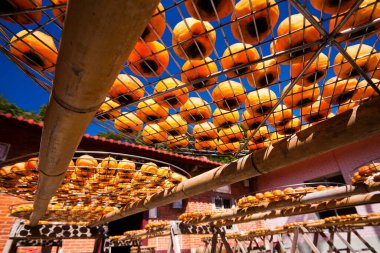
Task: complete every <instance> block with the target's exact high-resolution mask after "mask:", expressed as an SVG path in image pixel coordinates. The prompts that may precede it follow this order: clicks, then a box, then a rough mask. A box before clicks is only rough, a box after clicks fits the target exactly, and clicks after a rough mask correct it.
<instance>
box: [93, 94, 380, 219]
mask: <svg viewBox="0 0 380 253" xmlns="http://www.w3.org/2000/svg"><path fill="white" fill-rule="evenodd" d="M379 107H380V97H377V98H375V99H373V100H371V101H368V102H366V103H364V104H362V105H360V106H358V107H355V108H354V109H353V110H350V111H347V112H345V113H342V114H340V115H337V116H336V117H334V118H331V119H328V120H326V121H324V122H322V123H319V124H317V125H315V126H313V127H310V128H307V129H305V130H303V131H301V132H299V133H296V134H295V135H293V136H291V137H290V138H289V139H287V140H283V141H280V142H277V143H275V144H274V145H271V146H269V147H268V148H266V149H262V150H259V151H257V152H255V153H253V154H249V155H247V156H244V157H242V158H240V159H238V160H236V161H234V162H232V163H230V164H226V165H222V166H220V167H218V168H215V169H213V170H210V171H207V172H205V173H203V174H201V175H199V176H196V177H193V178H191V179H189V180H186V181H184V182H182V183H180V184H179V185H177V186H176V187H174V188H172V189H168V190H165V191H163V192H160V193H157V194H155V195H152V196H149V197H147V198H146V199H144V200H141V201H139V202H136V203H133V204H131V205H128V206H124V207H122V208H121V209H120V210H119V211H115V212H111V213H109V214H107V215H105V216H104V217H103V218H102V219H100V220H99V221H97V222H94V223H93V224H91V225H92V226H94V225H99V224H104V223H107V222H110V221H114V220H117V219H120V218H123V217H126V216H129V215H133V214H135V213H139V212H142V211H146V210H149V209H151V208H154V207H157V206H162V205H167V204H170V203H172V202H174V201H177V200H180V199H184V198H188V197H191V196H194V195H197V194H200V193H203V192H206V191H210V190H212V189H216V188H218V187H221V186H224V185H229V184H233V183H236V182H239V181H242V180H245V179H248V178H251V177H255V176H259V175H261V174H264V173H268V172H270V171H274V170H277V169H280V168H283V167H286V166H291V165H294V164H297V163H299V162H301V161H303V160H306V159H310V158H312V157H315V156H318V155H320V154H322V153H325V152H328V151H331V150H334V149H336V148H338V147H342V146H345V145H348V144H351V143H353V142H357V141H360V140H363V139H367V138H370V137H371V136H375V135H378V134H380V113H379V111H378V110H379V109H378V108H379Z"/></svg>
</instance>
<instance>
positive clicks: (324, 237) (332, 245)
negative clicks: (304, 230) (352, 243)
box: [319, 231, 339, 253]
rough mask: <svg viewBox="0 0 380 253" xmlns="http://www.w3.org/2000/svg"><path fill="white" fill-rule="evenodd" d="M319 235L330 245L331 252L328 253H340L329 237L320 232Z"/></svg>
mask: <svg viewBox="0 0 380 253" xmlns="http://www.w3.org/2000/svg"><path fill="white" fill-rule="evenodd" d="M319 234H320V235H321V236H322V238H323V240H325V241H326V242H327V244H328V245H329V251H328V252H332V251H334V252H336V253H339V250H338V249H337V248H336V247H335V245H334V243H333V242H332V241H331V240H330V239H329V238H328V237H327V235H326V234H325V233H324V232H322V231H321V232H319ZM330 250H331V251H330Z"/></svg>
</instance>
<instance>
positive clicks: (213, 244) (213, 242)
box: [211, 234, 218, 253]
mask: <svg viewBox="0 0 380 253" xmlns="http://www.w3.org/2000/svg"><path fill="white" fill-rule="evenodd" d="M217 244H218V234H213V235H212V240H211V253H216V246H217Z"/></svg>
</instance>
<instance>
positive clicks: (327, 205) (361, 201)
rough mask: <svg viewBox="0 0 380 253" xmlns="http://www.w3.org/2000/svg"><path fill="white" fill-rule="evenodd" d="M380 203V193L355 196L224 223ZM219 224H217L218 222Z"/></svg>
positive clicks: (278, 210)
mask: <svg viewBox="0 0 380 253" xmlns="http://www.w3.org/2000/svg"><path fill="white" fill-rule="evenodd" d="M379 202H380V193H367V194H363V195H355V196H351V197H347V198H341V199H333V200H330V201H326V202H322V203H319V204H311V205H305V206H298V207H297V206H295V207H288V208H286V209H277V210H272V211H266V212H261V213H255V214H251V215H247V216H244V217H237V218H233V219H229V220H225V221H223V225H226V226H228V225H232V224H238V223H245V222H249V221H255V220H265V219H272V218H278V217H287V216H294V215H301V214H307V213H316V212H320V211H324V210H330V209H339V208H344V207H351V206H359V205H367V204H373V203H379ZM216 224H217V222H216Z"/></svg>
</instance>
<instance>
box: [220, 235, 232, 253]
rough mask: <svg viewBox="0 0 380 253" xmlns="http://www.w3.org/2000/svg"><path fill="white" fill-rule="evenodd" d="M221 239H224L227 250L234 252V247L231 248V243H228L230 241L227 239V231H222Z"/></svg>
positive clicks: (229, 252)
mask: <svg viewBox="0 0 380 253" xmlns="http://www.w3.org/2000/svg"><path fill="white" fill-rule="evenodd" d="M220 239H222V242H223V244H224V247H225V248H226V250H227V253H233V252H232V249H231V246H230V244H229V243H228V241H227V239H226V233H224V232H223V233H220Z"/></svg>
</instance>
